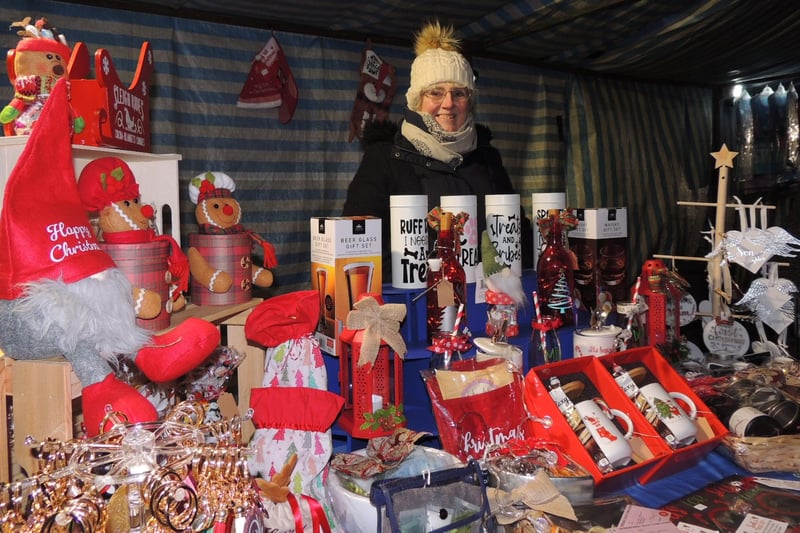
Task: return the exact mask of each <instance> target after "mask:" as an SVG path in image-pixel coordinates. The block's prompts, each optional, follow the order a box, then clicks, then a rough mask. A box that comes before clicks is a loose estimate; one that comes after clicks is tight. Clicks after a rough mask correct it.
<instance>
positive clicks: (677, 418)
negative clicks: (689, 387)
mask: <svg viewBox="0 0 800 533" xmlns="http://www.w3.org/2000/svg"><path fill="white" fill-rule="evenodd" d="M639 391H640V392H641V393H642V395H643V396H644V397H645V399H646V400H647V403H648V404H649V405H650V409H652V410H653V411H654V412H655V413H656V415H657V416H658V419H659V420H661V422H663V423H664V425H665V426H667V428H668V429H669V431H670V433H672V437H673V438H674V442H669V437H665V438H666V440H667V441H668V444H669V445H670V446H672V447H677V446H685V445H687V444H691V443H692V442H693V441H694V440H695V439H696V438H697V424H695V422H694V420H695V418H697V406H695V404H694V402H693V401H692V399H691V398H689V397H688V396H687V395H685V394H683V393H681V392H667V391H666V389H664V387H663V386H662V385H661V384H660V383H649V384H647V385H645V386H644V387H641V388H640V389H639ZM674 398H677V399H679V400H681V401H682V402H684V403H685V404H686V405H687V406H688V407H689V413H688V414H687V413H686V411H684V410H683V408H682V407H681V406H680V404H679V403H678V402H676V401H675V400H674Z"/></svg>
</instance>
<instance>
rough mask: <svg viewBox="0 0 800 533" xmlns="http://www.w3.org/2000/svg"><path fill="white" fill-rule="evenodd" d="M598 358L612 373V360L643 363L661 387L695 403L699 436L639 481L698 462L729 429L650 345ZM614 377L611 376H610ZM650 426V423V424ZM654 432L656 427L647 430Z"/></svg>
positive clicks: (626, 364)
mask: <svg viewBox="0 0 800 533" xmlns="http://www.w3.org/2000/svg"><path fill="white" fill-rule="evenodd" d="M599 360H600V362H601V363H602V365H603V366H604V367H605V368H606V369H607V370H608V373H609V376H610V375H611V372H612V368H613V366H614V364H618V365H620V366H622V367H625V366H628V365H630V364H632V363H642V364H644V366H645V367H647V369H648V370H649V371H650V373H651V374H652V375H653V376H654V377H655V378H656V379H657V380H658V381H659V382H660V383H661V385H662V386H663V387H664V389H666V390H668V391H670V392H680V393H683V394H685V395H686V396H688V397H689V399H691V400H692V401H693V402H694V404H695V406H696V407H697V423H698V428H699V430H700V431H699V432H698V438H697V442H695V443H694V444H690V445H688V446H684V447H683V448H678V449H675V450H673V451H672V453H669V454H668V455H667V456H666V457H663V458H662V459H661V460H660V461H659V462H658V464H657V465H656V467H655V468H653V469H651V470H650V471H648V472H646V473H644V474H643V475H642V476H641V477H640V478H639V482H640V483H647V482H649V481H653V480H656V479H660V478H662V477H664V476H668V475H670V474H674V473H675V472H677V471H678V470H684V469H686V468H690V467H692V466H694V465H695V464H697V462H698V461H699V460H700V459H702V458H703V457H704V456H706V455H708V453H709V452H711V450H713V449H714V448H716V447H717V445H719V444H720V442H721V441H722V438H723V437H724V436H725V435H726V434H727V433H728V428H727V427H725V424H723V423H722V422H720V420H719V418H717V417H716V416H715V415H714V413H712V412H711V409H709V408H708V406H707V405H706V404H705V403H704V402H703V400H701V399H700V397H699V396H697V394H695V392H694V391H693V390H692V387H691V386H690V385H689V384H688V383H687V382H686V379H684V377H683V376H681V375H680V374H679V373H678V372H677V371H676V370H675V369H674V368H673V367H672V365H671V364H670V363H669V362H668V361H667V360H666V359H665V358H664V356H663V355H661V353H660V352H659V351H658V350H657V349H655V348H653V347H652V346H644V347H642V348H634V349H631V350H626V351H624V352H615V353H611V354H608V355H606V356H604V357H601V358H600V359H599ZM612 379H613V378H612ZM615 383H616V382H615ZM650 427H651V428H652V426H650ZM650 431H652V432H653V433H655V429H652V430H650Z"/></svg>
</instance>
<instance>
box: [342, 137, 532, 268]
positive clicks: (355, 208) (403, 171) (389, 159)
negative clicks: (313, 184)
mask: <svg viewBox="0 0 800 533" xmlns="http://www.w3.org/2000/svg"><path fill="white" fill-rule="evenodd" d="M476 131H477V137H478V138H477V147H476V149H475V150H473V151H472V152H470V153H468V154H466V155H464V161H463V162H462V163H461V165H459V166H457V167H451V166H450V165H448V164H446V163H442V162H441V161H438V160H436V159H432V158H430V157H426V156H424V155H422V154H420V153H419V152H418V151H417V150H416V149H415V148H414V146H413V145H412V144H411V143H410V142H409V141H408V140H407V139H406V138H405V137H403V136H402V135H401V134H400V131H399V128H398V127H397V125H396V124H394V123H390V122H379V123H375V124H371V125H370V126H368V127H367V129H366V130H365V132H364V136H363V139H362V145H363V147H364V156H363V158H362V160H361V165H360V166H359V168H358V171H356V174H355V176H354V177H353V181H352V182H351V183H350V186H349V187H348V190H347V199H346V200H345V204H344V209H343V211H342V215H344V216H356V215H372V216H377V217H380V218H381V219H382V229H383V251H384V276H383V277H384V279H385V280H388V279H391V276H390V271H389V270H388V268H386V267H388V264H389V263H388V262H387V260H386V259H387V256H388V254H389V251H390V250H389V249H390V235H389V229H390V228H389V197H390V196H392V195H399V194H425V195H427V196H428V210H431V209H432V208H433V207H435V206H436V205H438V204H439V198H440V197H441V196H446V195H458V194H474V195H476V196H477V197H478V235H480V234H481V233H482V232H483V230H484V229H485V228H486V216H485V204H484V202H483V197H484V196H485V195H487V194H512V193H514V192H516V191H514V187H513V186H512V185H511V179H510V178H509V176H508V173H507V172H506V170H505V168H504V167H503V162H502V159H501V157H500V152H498V151H497V149H496V148H495V147H494V146H492V145H491V144H490V141H491V139H492V134H491V132H490V130H489V128H487V127H486V126H483V125H480V124H478V125H476ZM522 231H523V243H522V245H523V250H522V256H523V258H526V257H530V259H528V262H530V261H531V260H532V257H533V256H532V253H533V252H532V248H529V247H528V246H526V240H527V241H530V242H529V243H528V245H532V241H533V237H532V233H531V226H530V222H528V223H527V224H523V228H522ZM527 234H530V238H527V237H528V235H527ZM526 248H528V249H527V251H526ZM523 266H530V265H525V260H524V259H523Z"/></svg>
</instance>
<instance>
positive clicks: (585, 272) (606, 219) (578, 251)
mask: <svg viewBox="0 0 800 533" xmlns="http://www.w3.org/2000/svg"><path fill="white" fill-rule="evenodd" d="M574 213H575V216H576V217H577V218H578V226H577V227H576V228H575V229H573V230H572V231H570V232H569V247H570V249H571V250H572V251H573V252H574V253H575V255H576V257H577V259H578V270H576V271H575V288H576V289H578V291H579V292H580V298H581V303H582V304H583V307H584V308H586V309H593V308H594V307H595V306H596V305H597V293H598V292H599V291H606V292H607V293H609V295H610V296H611V299H612V300H613V301H614V302H619V301H623V300H629V299H630V294H628V288H629V285H628V283H627V275H628V272H627V263H628V261H627V247H628V210H627V208H625V207H603V208H596V209H575V210H574Z"/></svg>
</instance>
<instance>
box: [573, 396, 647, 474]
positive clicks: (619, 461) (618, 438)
mask: <svg viewBox="0 0 800 533" xmlns="http://www.w3.org/2000/svg"><path fill="white" fill-rule="evenodd" d="M575 409H576V410H577V411H578V414H579V415H581V420H583V423H584V425H585V426H586V427H587V429H588V430H589V433H591V434H592V437H593V438H594V440H595V442H596V443H597V445H598V446H599V447H600V449H601V450H602V451H603V455H605V456H606V459H608V462H609V464H610V465H611V467H612V468H619V467H621V466H625V465H627V464H628V463H629V462H630V461H631V456H632V455H633V451H632V450H631V445H630V444H629V443H628V439H630V438H631V436H632V435H633V422H632V421H631V419H630V417H629V416H628V415H627V414H625V413H624V412H623V411H620V410H619V409H612V408H608V407H607V408H605V409H604V408H603V407H601V406H600V405H599V404H598V403H597V402H596V401H595V400H584V401H582V402H579V403H577V404H575ZM611 416H613V417H615V418H620V419H621V420H622V421H623V422H624V423H625V425H626V426H627V428H628V430H627V431H626V432H625V434H624V435H623V434H622V432H620V430H619V429H618V428H617V426H616V425H615V424H614V421H613V420H612V419H611Z"/></svg>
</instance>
